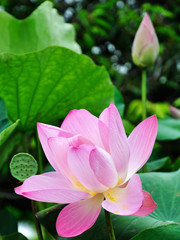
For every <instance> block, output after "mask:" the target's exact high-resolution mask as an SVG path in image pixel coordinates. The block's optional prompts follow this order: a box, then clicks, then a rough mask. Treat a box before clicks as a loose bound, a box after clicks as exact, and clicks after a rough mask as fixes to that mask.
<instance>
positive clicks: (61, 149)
mask: <svg viewBox="0 0 180 240" xmlns="http://www.w3.org/2000/svg"><path fill="white" fill-rule="evenodd" d="M48 145H49V149H50V150H51V152H52V153H51V155H53V156H54V160H55V162H56V164H57V166H58V169H59V171H61V173H62V174H63V175H64V176H65V177H67V178H69V179H70V178H71V175H72V174H71V171H70V170H69V167H68V163H67V154H68V148H69V141H68V138H62V137H51V138H49V139H48Z"/></svg>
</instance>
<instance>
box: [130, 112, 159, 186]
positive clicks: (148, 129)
mask: <svg viewBox="0 0 180 240" xmlns="http://www.w3.org/2000/svg"><path fill="white" fill-rule="evenodd" d="M156 135H157V118H156V116H155V115H154V116H151V117H149V118H147V119H146V120H144V121H143V122H141V123H140V124H139V125H138V126H137V127H136V128H135V129H134V130H133V131H132V133H131V134H130V135H129V137H128V141H129V146H131V148H130V151H131V154H130V160H129V166H128V176H127V178H126V181H127V180H128V179H129V178H130V177H131V176H132V175H133V174H134V173H136V172H137V171H138V170H139V169H140V168H141V167H142V166H143V165H144V164H145V163H146V162H147V160H148V158H149V156H150V155H151V152H152V150H153V146H154V142H155V139H156Z"/></svg>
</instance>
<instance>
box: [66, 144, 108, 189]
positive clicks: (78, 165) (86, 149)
mask: <svg viewBox="0 0 180 240" xmlns="http://www.w3.org/2000/svg"><path fill="white" fill-rule="evenodd" d="M93 148H94V147H92V146H90V145H81V146H80V147H78V148H70V149H69V154H68V164H69V168H70V170H71V172H72V174H73V175H74V176H75V178H77V180H78V181H79V182H80V183H81V184H82V185H83V186H84V187H85V188H87V189H89V190H90V191H93V192H104V191H106V190H107V187H106V186H104V185H103V184H101V183H100V182H99V181H98V180H97V178H96V176H95V174H94V172H93V170H92V169H91V166H90V163H89V156H90V152H91V150H92V149H93Z"/></svg>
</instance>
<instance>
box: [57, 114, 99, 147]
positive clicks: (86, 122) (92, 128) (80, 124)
mask: <svg viewBox="0 0 180 240" xmlns="http://www.w3.org/2000/svg"><path fill="white" fill-rule="evenodd" d="M61 128H62V129H65V130H67V131H68V132H71V133H73V134H75V135H76V134H80V135H82V136H83V137H85V138H86V139H89V140H90V141H91V142H92V143H93V144H95V145H97V146H100V147H103V143H102V141H101V137H100V134H99V128H98V118H96V117H95V116H93V115H92V114H91V113H89V112H88V111H86V110H85V109H81V110H73V111H71V112H70V113H69V114H68V116H67V117H66V118H65V120H64V122H63V123H62V125H61Z"/></svg>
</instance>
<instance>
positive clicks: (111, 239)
mask: <svg viewBox="0 0 180 240" xmlns="http://www.w3.org/2000/svg"><path fill="white" fill-rule="evenodd" d="M104 212H105V218H106V226H107V230H108V233H109V240H116V238H115V234H114V229H113V226H112V222H111V216H110V212H108V211H106V210H105V209H104Z"/></svg>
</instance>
